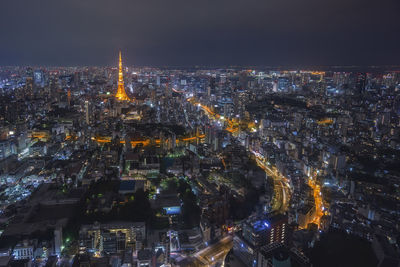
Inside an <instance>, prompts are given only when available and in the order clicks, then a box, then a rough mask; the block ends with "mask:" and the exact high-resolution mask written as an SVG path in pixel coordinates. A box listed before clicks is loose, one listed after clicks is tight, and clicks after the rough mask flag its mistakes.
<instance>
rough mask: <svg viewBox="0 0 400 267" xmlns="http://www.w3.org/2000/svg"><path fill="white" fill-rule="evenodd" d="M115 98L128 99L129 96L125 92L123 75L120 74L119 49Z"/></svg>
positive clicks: (120, 58)
mask: <svg viewBox="0 0 400 267" xmlns="http://www.w3.org/2000/svg"><path fill="white" fill-rule="evenodd" d="M115 98H117V99H118V100H121V101H129V100H130V99H129V97H128V95H127V94H126V92H125V86H124V76H123V74H122V57H121V51H119V64H118V90H117V94H116V95H115Z"/></svg>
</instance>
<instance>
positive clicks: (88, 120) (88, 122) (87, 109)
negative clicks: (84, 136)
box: [85, 100, 90, 124]
mask: <svg viewBox="0 0 400 267" xmlns="http://www.w3.org/2000/svg"><path fill="white" fill-rule="evenodd" d="M85 121H86V124H90V113H89V101H87V100H86V101H85Z"/></svg>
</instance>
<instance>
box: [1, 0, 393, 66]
mask: <svg viewBox="0 0 400 267" xmlns="http://www.w3.org/2000/svg"><path fill="white" fill-rule="evenodd" d="M118 49H121V50H122V52H123V58H124V61H125V64H127V65H136V66H166V65H167V66H193V65H209V66H228V65H259V66H282V65H285V66H314V65H388V64H400V0H138V1H136V0H69V1H67V0H2V1H0V65H53V66H54V65H57V66H73V65H115V64H116V62H117V52H118Z"/></svg>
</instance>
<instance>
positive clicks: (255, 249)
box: [233, 214, 288, 266]
mask: <svg viewBox="0 0 400 267" xmlns="http://www.w3.org/2000/svg"><path fill="white" fill-rule="evenodd" d="M287 221H288V219H287V216H285V215H282V214H277V215H273V216H268V215H262V216H252V217H250V218H248V219H247V220H246V221H245V222H244V223H243V225H242V233H241V234H238V235H236V236H235V237H234V239H233V253H234V254H235V255H236V256H237V257H238V258H239V259H240V260H241V261H242V262H243V263H245V264H246V266H257V258H258V253H259V251H260V249H261V248H262V247H263V246H265V245H269V244H274V243H279V244H286V243H287V237H288V222H287Z"/></svg>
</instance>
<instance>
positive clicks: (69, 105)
mask: <svg viewBox="0 0 400 267" xmlns="http://www.w3.org/2000/svg"><path fill="white" fill-rule="evenodd" d="M67 99H68V108H71V90H70V89H69V88H68V91H67Z"/></svg>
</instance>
